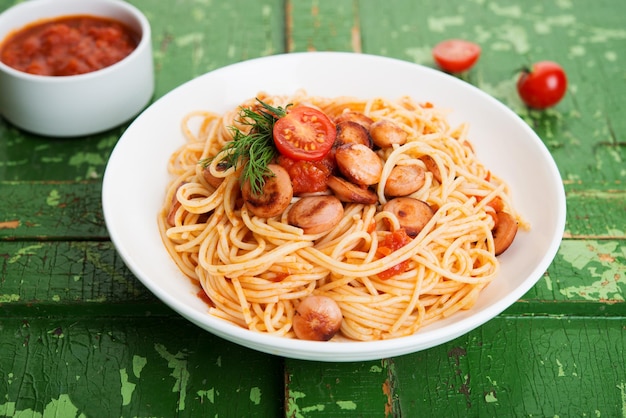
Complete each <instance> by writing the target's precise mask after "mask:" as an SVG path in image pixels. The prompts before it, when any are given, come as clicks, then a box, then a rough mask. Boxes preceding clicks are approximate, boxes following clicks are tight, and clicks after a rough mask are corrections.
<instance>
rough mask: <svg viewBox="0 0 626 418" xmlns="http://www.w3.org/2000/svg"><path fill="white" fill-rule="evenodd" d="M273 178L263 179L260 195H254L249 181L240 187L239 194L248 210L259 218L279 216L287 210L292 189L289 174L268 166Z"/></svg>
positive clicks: (276, 165) (275, 166) (274, 165)
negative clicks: (263, 183)
mask: <svg viewBox="0 0 626 418" xmlns="http://www.w3.org/2000/svg"><path fill="white" fill-rule="evenodd" d="M267 168H268V169H270V171H271V172H272V173H274V176H271V177H270V176H268V177H266V178H265V185H264V186H263V191H262V193H260V194H258V195H257V194H255V193H253V191H252V187H251V185H250V182H249V181H246V182H245V183H244V184H243V186H242V187H241V194H242V196H243V199H244V202H245V203H246V206H247V207H248V210H249V211H250V212H251V213H252V214H253V215H256V216H258V217H260V218H271V217H273V216H277V215H280V214H281V213H283V212H284V211H285V209H287V206H289V204H290V203H291V199H292V198H293V187H292V185H291V179H290V178H289V173H287V170H285V169H284V168H283V167H281V166H279V165H278V164H268V166H267Z"/></svg>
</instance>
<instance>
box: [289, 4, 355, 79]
mask: <svg viewBox="0 0 626 418" xmlns="http://www.w3.org/2000/svg"><path fill="white" fill-rule="evenodd" d="M286 49H287V52H307V51H348V52H361V51H362V49H361V28H360V22H359V16H358V10H357V2H356V1H354V0H333V1H332V2H328V1H319V0H318V1H316V0H312V1H298V0H287V2H286ZM329 72H332V69H331V68H329Z"/></svg>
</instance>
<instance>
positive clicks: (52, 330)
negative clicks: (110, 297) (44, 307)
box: [0, 315, 283, 418]
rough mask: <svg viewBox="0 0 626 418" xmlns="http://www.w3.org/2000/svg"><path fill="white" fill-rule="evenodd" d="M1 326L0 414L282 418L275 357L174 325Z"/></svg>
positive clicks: (79, 319)
mask: <svg viewBox="0 0 626 418" xmlns="http://www.w3.org/2000/svg"><path fill="white" fill-rule="evenodd" d="M0 329H1V330H2V332H0V347H1V348H2V353H3V355H2V356H0V394H1V395H2V396H1V398H0V415H1V416H31V417H42V416H43V417H48V416H57V417H74V416H76V417H79V416H80V417H103V418H104V417H116V418H119V417H124V416H125V417H133V416H134V417H156V416H163V417H165V416H177V417H198V416H229V417H242V418H243V417H252V416H259V417H279V416H281V415H282V414H281V412H280V411H281V410H282V399H283V372H282V370H283V365H282V359H281V358H279V357H272V356H267V355H263V354H261V353H258V352H255V351H252V350H249V349H246V348H244V347H241V346H237V345H234V344H230V343H228V342H226V341H223V340H221V339H219V338H217V337H213V336H212V335H211V334H208V333H206V332H204V331H202V330H200V329H198V328H196V327H195V326H193V325H191V324H189V323H188V322H187V321H185V320H183V319H180V318H169V319H168V318H165V319H164V318H162V317H150V316H146V317H136V318H132V319H129V318H115V317H113V315H110V316H109V318H107V317H106V316H104V315H103V316H102V317H101V318H94V317H90V316H80V315H71V316H67V315H66V316H63V317H47V318H36V317H33V316H26V317H20V316H14V317H10V318H7V317H0ZM8 353H10V355H7V354H8Z"/></svg>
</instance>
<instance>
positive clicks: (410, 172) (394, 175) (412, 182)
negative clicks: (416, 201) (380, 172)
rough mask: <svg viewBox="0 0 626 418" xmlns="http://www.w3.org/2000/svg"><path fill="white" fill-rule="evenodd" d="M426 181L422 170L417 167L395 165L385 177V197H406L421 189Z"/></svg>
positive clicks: (413, 165)
mask: <svg viewBox="0 0 626 418" xmlns="http://www.w3.org/2000/svg"><path fill="white" fill-rule="evenodd" d="M425 181H426V175H425V173H424V169H423V168H422V167H420V166H419V165H415V164H411V165H397V166H395V167H394V168H393V169H392V170H391V173H390V174H389V177H387V182H386V183H385V195H386V196H391V197H397V196H407V195H410V194H411V193H414V192H416V191H418V190H419V189H421V188H422V186H423V185H424V182H425Z"/></svg>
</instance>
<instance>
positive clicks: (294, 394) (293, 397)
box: [285, 390, 306, 418]
mask: <svg viewBox="0 0 626 418" xmlns="http://www.w3.org/2000/svg"><path fill="white" fill-rule="evenodd" d="M305 397H306V394H305V393H303V392H299V391H291V390H290V391H289V396H288V398H287V399H288V400H287V408H286V411H285V415H286V416H288V417H293V418H304V415H302V411H301V410H300V407H299V406H298V403H297V401H298V399H303V398H305Z"/></svg>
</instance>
